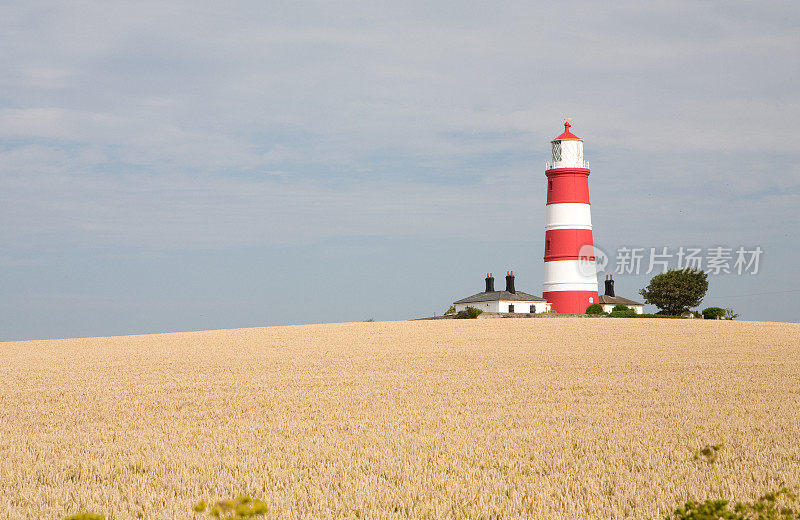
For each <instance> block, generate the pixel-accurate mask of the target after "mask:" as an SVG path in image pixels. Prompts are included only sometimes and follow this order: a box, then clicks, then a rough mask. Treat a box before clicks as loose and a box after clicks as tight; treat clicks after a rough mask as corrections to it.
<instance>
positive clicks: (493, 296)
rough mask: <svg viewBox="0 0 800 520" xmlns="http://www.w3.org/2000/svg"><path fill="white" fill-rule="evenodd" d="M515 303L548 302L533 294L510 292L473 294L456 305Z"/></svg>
mask: <svg viewBox="0 0 800 520" xmlns="http://www.w3.org/2000/svg"><path fill="white" fill-rule="evenodd" d="M500 300H503V301H514V302H546V301H547V300H545V299H544V298H540V297H538V296H534V295H532V294H528V293H524V292H522V291H517V292H513V293H511V292H508V291H491V292H481V293H478V294H473V295H472V296H468V297H467V298H463V299H461V300H458V301H456V302H453V303H454V304H456V303H477V302H493V301H500Z"/></svg>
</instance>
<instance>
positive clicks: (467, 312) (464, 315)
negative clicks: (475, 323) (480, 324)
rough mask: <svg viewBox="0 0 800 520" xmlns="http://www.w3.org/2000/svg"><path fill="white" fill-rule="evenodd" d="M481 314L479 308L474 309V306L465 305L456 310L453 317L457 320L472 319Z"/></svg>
mask: <svg viewBox="0 0 800 520" xmlns="http://www.w3.org/2000/svg"><path fill="white" fill-rule="evenodd" d="M481 314H483V311H482V310H480V309H476V308H475V307H467V308H466V309H464V310H463V311H458V312H457V313H456V316H455V319H457V320H474V319H475V318H477V317H478V316H480V315H481Z"/></svg>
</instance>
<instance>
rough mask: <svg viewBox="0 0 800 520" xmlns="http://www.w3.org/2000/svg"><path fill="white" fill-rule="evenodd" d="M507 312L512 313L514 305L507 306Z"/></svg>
mask: <svg viewBox="0 0 800 520" xmlns="http://www.w3.org/2000/svg"><path fill="white" fill-rule="evenodd" d="M508 312H514V305H512V304H508Z"/></svg>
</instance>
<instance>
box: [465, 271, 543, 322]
mask: <svg viewBox="0 0 800 520" xmlns="http://www.w3.org/2000/svg"><path fill="white" fill-rule="evenodd" d="M453 306H454V307H455V309H456V312H458V311H463V310H465V309H466V308H467V307H474V308H476V309H480V310H482V311H483V312H500V313H515V314H526V313H531V314H535V313H540V312H550V303H548V301H547V300H545V299H544V298H540V297H539V296H534V295H532V294H528V293H524V292H522V291H517V290H516V289H515V288H514V271H508V272H507V273H506V290H505V291H495V290H494V276H493V275H492V273H489V274H487V275H486V290H485V291H483V292H480V293H478V294H473V295H472V296H469V297H467V298H463V299H461V300H458V301H456V302H453Z"/></svg>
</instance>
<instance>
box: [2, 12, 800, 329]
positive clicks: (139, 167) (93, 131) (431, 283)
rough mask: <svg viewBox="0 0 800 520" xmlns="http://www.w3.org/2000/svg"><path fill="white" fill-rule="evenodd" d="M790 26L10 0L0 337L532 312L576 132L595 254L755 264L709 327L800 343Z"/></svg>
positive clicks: (722, 300) (799, 111) (799, 62)
mask: <svg viewBox="0 0 800 520" xmlns="http://www.w3.org/2000/svg"><path fill="white" fill-rule="evenodd" d="M223 6H224V7H223ZM798 6H800V4H798V3H797V2H795V1H787V2H765V1H761V2H731V1H725V2H697V1H692V2H665V3H661V4H659V3H651V2H647V3H642V2H633V1H631V2H613V3H612V2H605V3H598V2H591V3H584V2H569V3H564V2H553V3H550V4H543V3H533V2H529V1H520V2H501V3H497V2H484V3H470V2H459V3H444V2H433V3H432V2H427V1H426V2H397V1H391V2H378V1H369V2H263V1H257V2H256V1H254V2H225V3H220V2H201V1H197V0H192V1H185V2H181V1H173V2H161V1H159V2H143V1H137V2H129V3H123V2H99V1H98V2H89V1H85V2H37V1H28V2H14V3H11V2H6V3H3V4H2V6H0V49H1V50H2V56H3V60H2V64H0V222H1V223H2V224H1V225H0V244H2V245H0V340H2V339H27V338H49V337H62V336H96V335H114V334H128V333H144V332H161V331H177V330H191V329H208V328H229V327H248V326H260V325H273V324H288V323H310V322H326V321H356V320H364V319H367V318H370V317H373V318H375V319H376V320H392V319H404V318H410V317H418V316H425V315H431V314H433V313H434V312H437V313H442V312H443V311H444V310H445V309H446V308H447V307H448V305H449V304H450V302H452V301H453V300H455V299H458V298H462V297H465V296H468V295H470V294H473V293H475V292H478V291H480V290H482V286H483V275H484V273H486V272H488V271H493V272H495V273H501V272H504V271H506V270H507V269H514V270H515V271H516V273H517V275H518V276H517V288H518V289H520V290H524V291H528V292H533V293H536V294H541V280H542V246H543V241H544V231H543V225H544V202H545V193H544V191H545V190H544V188H545V177H544V173H543V171H544V163H545V161H546V160H547V159H548V155H549V141H550V140H551V139H552V138H553V137H555V136H556V135H557V134H558V133H560V131H561V121H562V118H563V117H565V116H571V117H572V118H574V126H573V130H574V132H575V133H576V134H578V135H579V136H581V137H582V138H584V139H585V143H586V144H585V147H586V150H585V153H586V158H587V159H588V160H589V161H590V162H591V167H592V175H591V177H590V190H591V196H592V203H593V205H592V213H593V220H594V225H595V235H594V236H595V241H596V243H597V244H598V246H600V247H601V248H603V249H604V250H606V251H609V252H611V253H612V255H613V254H614V251H615V250H616V248H617V247H619V246H629V247H631V246H636V247H644V248H648V249H649V248H650V247H659V248H660V247H663V246H667V247H670V248H673V249H674V248H677V247H679V246H687V247H688V246H694V247H702V248H709V247H714V246H726V247H732V248H737V247H739V246H745V247H748V248H752V247H755V246H761V248H762V249H763V250H764V253H763V255H762V257H761V259H760V272H759V274H758V275H756V276H749V275H748V276H737V275H723V276H713V277H711V280H710V284H711V289H710V291H709V295H708V297H707V299H706V300H705V301H704V304H703V306H707V305H721V306H732V307H734V308H735V309H736V310H737V311H738V312H740V314H741V317H742V318H743V319H760V320H786V321H796V320H797V308H798V307H797V302H798V299H800V274H798V273H800V270H799V269H800V262H798V254H799V253H800V246H799V245H798V235H799V233H798V225H800V210H798V207H799V206H800V166H799V164H800V145H799V144H798V143H800V31H798V27H800V7H798ZM650 276H651V275H650ZM650 276H648V275H644V274H641V275H639V276H621V275H618V276H616V277H615V278H616V279H617V280H618V281H617V293H618V294H620V295H622V296H628V297H632V298H638V296H637V294H636V293H637V291H638V289H639V288H641V287H642V286H643V285H645V284H646V283H647V280H648V279H649V278H650ZM600 279H601V280H602V276H601V277H600Z"/></svg>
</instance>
